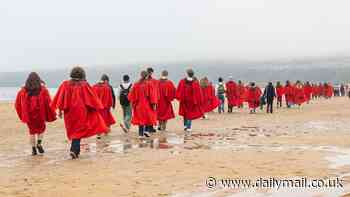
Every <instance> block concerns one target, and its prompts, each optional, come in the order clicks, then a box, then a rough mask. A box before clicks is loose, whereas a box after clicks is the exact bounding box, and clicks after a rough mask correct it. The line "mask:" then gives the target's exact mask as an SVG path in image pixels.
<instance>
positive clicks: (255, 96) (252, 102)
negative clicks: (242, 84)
mask: <svg viewBox="0 0 350 197" xmlns="http://www.w3.org/2000/svg"><path fill="white" fill-rule="evenodd" d="M260 96H261V90H260V88H259V87H258V86H256V87H254V88H252V87H250V88H249V89H248V91H247V102H248V106H249V108H257V107H259V105H260Z"/></svg>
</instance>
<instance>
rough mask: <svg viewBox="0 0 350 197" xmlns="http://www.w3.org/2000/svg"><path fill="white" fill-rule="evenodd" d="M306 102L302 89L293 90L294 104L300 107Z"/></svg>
mask: <svg viewBox="0 0 350 197" xmlns="http://www.w3.org/2000/svg"><path fill="white" fill-rule="evenodd" d="M305 101H306V96H305V92H304V88H303V87H295V88H294V104H297V105H301V104H303V103H304V102H305Z"/></svg>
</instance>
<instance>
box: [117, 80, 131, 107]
mask: <svg viewBox="0 0 350 197" xmlns="http://www.w3.org/2000/svg"><path fill="white" fill-rule="evenodd" d="M131 86H132V84H130V86H129V87H128V88H126V89H125V88H124V87H123V86H122V85H120V94H119V102H120V105H121V106H129V105H130V101H129V99H128V95H129V92H130V89H131Z"/></svg>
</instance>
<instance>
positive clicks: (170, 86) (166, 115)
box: [157, 79, 176, 121]
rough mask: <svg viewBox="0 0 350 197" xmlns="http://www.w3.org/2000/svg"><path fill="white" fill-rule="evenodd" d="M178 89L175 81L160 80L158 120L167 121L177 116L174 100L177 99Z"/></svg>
mask: <svg viewBox="0 0 350 197" xmlns="http://www.w3.org/2000/svg"><path fill="white" fill-rule="evenodd" d="M175 93H176V89H175V86H174V83H173V82H172V81H170V80H167V79H166V80H165V79H161V80H159V102H158V108H157V113H158V120H160V121H165V120H169V119H172V118H175V114H174V110H173V105H172V103H171V102H172V101H173V100H174V99H175Z"/></svg>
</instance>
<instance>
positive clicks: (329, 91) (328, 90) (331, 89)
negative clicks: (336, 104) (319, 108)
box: [324, 84, 333, 98]
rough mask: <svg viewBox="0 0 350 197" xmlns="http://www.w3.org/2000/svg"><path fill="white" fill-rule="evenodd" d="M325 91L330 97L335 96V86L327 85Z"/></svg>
mask: <svg viewBox="0 0 350 197" xmlns="http://www.w3.org/2000/svg"><path fill="white" fill-rule="evenodd" d="M324 92H325V96H326V97H328V98H330V97H332V96H333V86H331V85H329V84H328V85H326V86H324Z"/></svg>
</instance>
